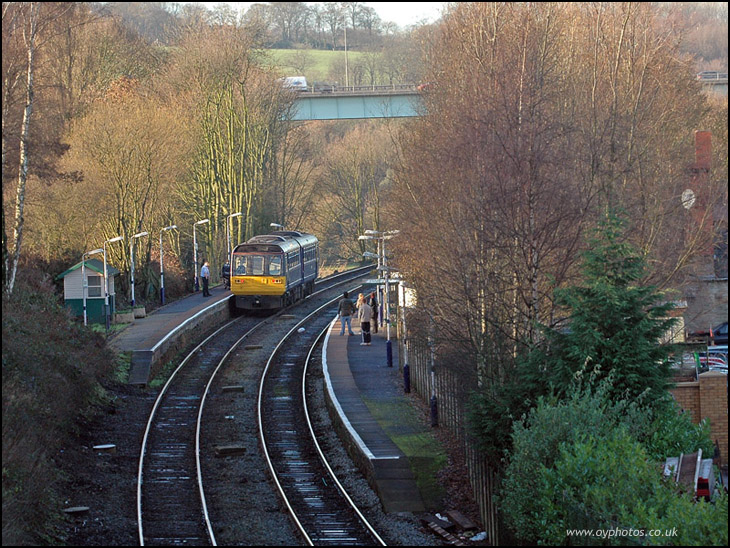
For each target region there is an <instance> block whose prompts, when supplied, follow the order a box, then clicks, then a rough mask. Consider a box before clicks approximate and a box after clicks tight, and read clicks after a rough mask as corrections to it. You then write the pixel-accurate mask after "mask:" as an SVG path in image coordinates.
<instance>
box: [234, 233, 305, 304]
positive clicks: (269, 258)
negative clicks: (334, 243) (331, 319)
mask: <svg viewBox="0 0 730 548" xmlns="http://www.w3.org/2000/svg"><path fill="white" fill-rule="evenodd" d="M318 260H319V241H318V240H317V238H316V237H315V236H313V235H312V234H306V233H304V232H295V231H279V232H272V233H270V234H262V235H260V236H254V237H253V238H251V239H250V240H248V241H247V242H246V243H243V244H239V245H237V246H236V247H235V248H234V249H233V252H232V253H231V262H230V265H231V267H230V279H231V292H232V293H233V297H232V298H231V301H230V302H231V311H232V312H236V311H243V310H277V309H279V308H283V307H285V306H288V305H290V304H292V303H294V302H296V301H299V300H301V299H304V298H305V297H306V296H307V295H311V294H312V292H313V291H314V280H315V279H317V276H318V275H319V267H318Z"/></svg>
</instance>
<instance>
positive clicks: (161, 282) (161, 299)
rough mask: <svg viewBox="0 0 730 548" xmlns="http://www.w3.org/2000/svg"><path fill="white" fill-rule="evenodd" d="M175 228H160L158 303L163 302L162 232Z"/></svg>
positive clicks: (171, 226)
mask: <svg viewBox="0 0 730 548" xmlns="http://www.w3.org/2000/svg"><path fill="white" fill-rule="evenodd" d="M175 228H177V225H170V226H166V227H165V228H163V229H162V230H160V303H161V304H163V305H164V304H165V269H164V267H163V266H162V254H163V251H162V233H163V232H167V231H168V230H173V229H175Z"/></svg>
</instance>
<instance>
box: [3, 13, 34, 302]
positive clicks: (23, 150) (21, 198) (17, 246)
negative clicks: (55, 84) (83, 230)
mask: <svg viewBox="0 0 730 548" xmlns="http://www.w3.org/2000/svg"><path fill="white" fill-rule="evenodd" d="M38 7H39V4H38V2H31V3H30V10H29V15H28V19H29V28H28V34H27V35H26V34H25V30H24V31H23V34H24V38H25V44H26V47H27V48H28V79H27V83H26V94H25V97H26V100H25V110H24V111H23V125H22V130H21V133H20V162H19V164H20V165H19V169H18V191H17V194H16V198H15V229H14V230H13V260H12V264H11V265H10V268H9V270H8V272H7V274H8V276H9V279H8V280H7V284H6V291H7V292H8V295H11V294H12V293H13V287H14V286H15V277H16V275H17V272H18V262H19V261H20V250H21V244H22V241H23V224H24V218H23V211H24V209H25V185H26V181H27V179H28V161H29V158H28V134H29V129H30V117H31V114H32V113H33V68H34V67H33V62H34V60H35V47H36V44H35V41H36V31H37V19H38Z"/></svg>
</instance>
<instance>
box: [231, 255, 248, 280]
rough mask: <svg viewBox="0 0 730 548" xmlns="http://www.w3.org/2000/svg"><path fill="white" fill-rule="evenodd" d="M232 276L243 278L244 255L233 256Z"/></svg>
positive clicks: (244, 271) (244, 267)
mask: <svg viewBox="0 0 730 548" xmlns="http://www.w3.org/2000/svg"><path fill="white" fill-rule="evenodd" d="M233 275H234V276H245V275H246V256H245V255H234V256H233Z"/></svg>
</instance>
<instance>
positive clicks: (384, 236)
mask: <svg viewBox="0 0 730 548" xmlns="http://www.w3.org/2000/svg"><path fill="white" fill-rule="evenodd" d="M399 233H400V231H399V230H389V231H386V232H381V231H378V230H366V231H365V234H364V235H362V236H358V240H378V243H379V244H381V245H380V246H379V252H378V255H380V256H381V257H382V260H380V261H379V265H378V272H384V273H385V329H386V333H387V341H386V343H385V348H386V352H387V354H386V356H387V361H388V367H393V347H392V343H391V341H390V279H389V277H388V273H389V272H390V271H391V270H393V269H391V268H388V258H387V255H386V253H385V240H390V239H391V238H393V237H395V236H397V235H398V234H399ZM381 242H382V243H381Z"/></svg>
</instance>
